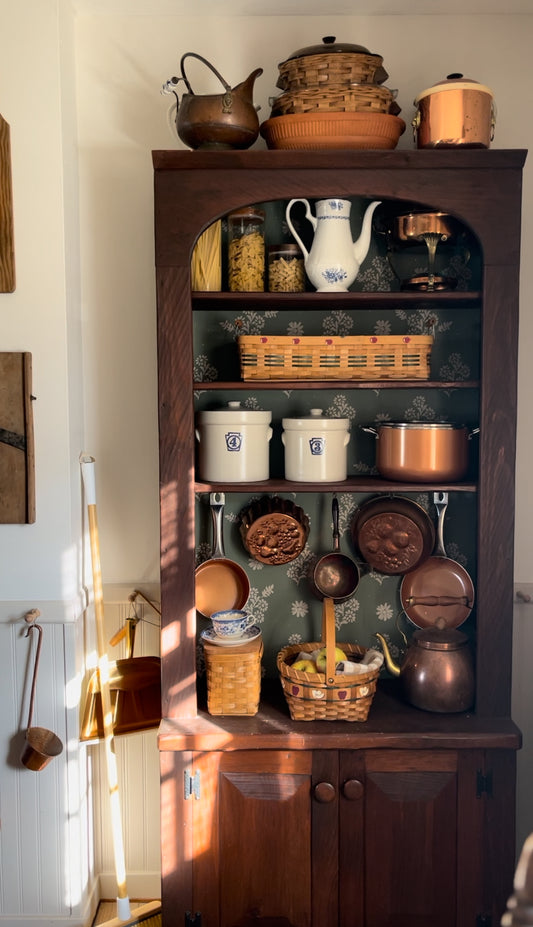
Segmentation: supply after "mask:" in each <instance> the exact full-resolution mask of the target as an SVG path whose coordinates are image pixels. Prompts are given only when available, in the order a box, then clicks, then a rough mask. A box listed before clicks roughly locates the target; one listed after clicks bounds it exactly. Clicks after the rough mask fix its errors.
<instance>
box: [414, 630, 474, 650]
mask: <svg viewBox="0 0 533 927" xmlns="http://www.w3.org/2000/svg"><path fill="white" fill-rule="evenodd" d="M413 640H415V641H416V643H417V645H418V646H419V647H423V648H424V649H425V650H459V648H460V647H464V645H465V644H466V643H467V642H468V637H467V636H466V634H463V632H462V631H457V630H455V629H454V628H442V627H434V628H425V629H424V630H421V631H415V633H414V634H413Z"/></svg>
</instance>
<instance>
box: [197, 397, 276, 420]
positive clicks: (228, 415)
mask: <svg viewBox="0 0 533 927" xmlns="http://www.w3.org/2000/svg"><path fill="white" fill-rule="evenodd" d="M271 419H272V412H268V411H258V410H257V409H243V408H242V407H241V404H240V402H228V405H227V407H226V408H224V409H211V410H207V411H204V412H199V413H198V422H199V423H201V424H202V425H220V424H221V423H222V422H223V423H225V424H227V425H229V424H231V423H232V422H233V423H235V424H237V423H238V424H250V425H259V424H268V423H269V422H270V421H271Z"/></svg>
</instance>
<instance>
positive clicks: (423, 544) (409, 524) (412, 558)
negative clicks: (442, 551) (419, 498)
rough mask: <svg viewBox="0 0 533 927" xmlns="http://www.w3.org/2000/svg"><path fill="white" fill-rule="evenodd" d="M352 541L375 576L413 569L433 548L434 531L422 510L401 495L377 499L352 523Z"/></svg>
mask: <svg viewBox="0 0 533 927" xmlns="http://www.w3.org/2000/svg"><path fill="white" fill-rule="evenodd" d="M352 539H353V542H354V544H355V546H356V548H357V549H358V551H359V553H360V554H361V557H362V558H363V560H365V561H366V562H367V563H368V564H369V565H370V566H371V567H372V569H374V570H377V571H378V572H379V573H386V574H389V575H397V574H400V573H407V572H408V571H409V570H414V569H415V568H416V567H417V566H419V565H420V564H421V563H423V561H424V560H426V559H427V558H428V557H429V556H430V555H431V553H432V552H433V548H434V547H435V528H434V525H433V522H432V520H431V518H430V517H429V515H428V513H427V512H426V511H425V509H423V508H422V506H421V505H419V504H418V503H417V502H414V501H413V500H412V499H407V498H406V497H405V496H394V495H393V496H382V495H380V496H377V497H375V498H372V499H369V500H368V501H367V502H365V503H364V504H363V505H362V506H361V507H360V509H359V510H358V511H357V512H356V514H355V518H354V520H353V522H352Z"/></svg>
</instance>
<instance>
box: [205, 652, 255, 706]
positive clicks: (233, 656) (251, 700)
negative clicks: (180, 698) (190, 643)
mask: <svg viewBox="0 0 533 927" xmlns="http://www.w3.org/2000/svg"><path fill="white" fill-rule="evenodd" d="M262 655H263V639H262V637H258V638H256V640H255V641H250V643H248V644H236V645H235V646H231V647H228V646H223V647H220V646H218V645H217V644H210V643H208V642H207V641H206V642H204V657H205V668H206V676H207V710H208V712H209V714H210V715H256V714H257V711H258V708H259V696H260V693H261V657H262Z"/></svg>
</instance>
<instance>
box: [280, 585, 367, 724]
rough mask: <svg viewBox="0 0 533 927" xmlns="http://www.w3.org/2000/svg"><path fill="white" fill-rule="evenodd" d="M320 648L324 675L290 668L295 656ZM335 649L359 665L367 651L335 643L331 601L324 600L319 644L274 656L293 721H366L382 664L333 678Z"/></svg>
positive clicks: (286, 649)
mask: <svg viewBox="0 0 533 927" xmlns="http://www.w3.org/2000/svg"><path fill="white" fill-rule="evenodd" d="M323 647H325V648H326V672H325V673H319V672H316V673H310V672H305V671H303V670H297V669H293V668H292V665H291V664H292V663H293V662H294V661H295V659H296V657H297V655H298V654H300V653H313V651H315V650H318V649H320V648H323ZM336 647H339V648H340V649H341V650H342V651H343V652H344V653H345V654H346V658H347V660H350V661H351V662H354V663H357V662H360V661H361V660H362V658H363V657H364V655H365V654H366V653H367V648H366V647H360V646H359V645H358V644H337V643H336V641H335V604H334V601H333V599H330V598H325V599H324V610H323V615H322V642H321V643H304V644H302V643H300V644H291V645H289V646H288V647H284V648H283V650H280V652H279V653H278V656H277V668H278V671H279V674H280V679H281V685H282V688H283V692H284V694H285V698H286V700H287V704H288V706H289V711H290V715H291V718H292V719H293V721H366V719H367V718H368V713H369V711H370V706H371V704H372V699H373V697H374V693H375V691H376V685H377V680H378V677H379V673H380V668H381V664H382V662H383V660H382V659H381V661H379V660H377V661H375V662H374V661H373V665H372V667H370V666H369V672H362V673H357V674H348V673H342V674H336V673H335V648H336ZM376 662H377V663H379V666H376Z"/></svg>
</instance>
